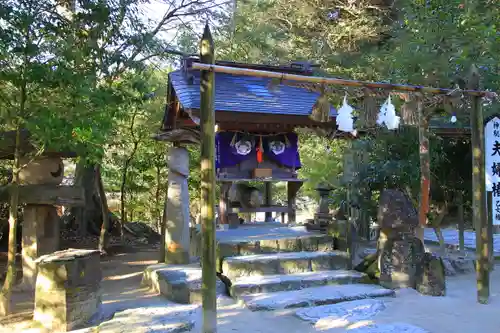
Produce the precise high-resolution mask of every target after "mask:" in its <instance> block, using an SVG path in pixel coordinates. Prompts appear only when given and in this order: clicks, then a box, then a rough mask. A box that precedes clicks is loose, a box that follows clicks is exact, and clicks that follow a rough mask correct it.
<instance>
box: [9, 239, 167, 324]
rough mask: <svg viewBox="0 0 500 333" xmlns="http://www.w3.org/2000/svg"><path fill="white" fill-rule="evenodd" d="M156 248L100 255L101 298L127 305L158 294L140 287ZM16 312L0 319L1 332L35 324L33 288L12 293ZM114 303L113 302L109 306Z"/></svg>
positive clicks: (107, 302)
mask: <svg viewBox="0 0 500 333" xmlns="http://www.w3.org/2000/svg"><path fill="white" fill-rule="evenodd" d="M157 254H158V252H157V249H148V248H139V249H137V248H136V249H134V251H133V252H128V253H120V254H116V255H114V256H111V257H105V258H102V259H101V268H102V273H103V281H102V284H101V286H102V291H103V294H102V297H103V298H102V299H103V305H104V307H110V308H113V309H126V308H127V307H129V306H130V302H134V303H137V302H138V301H139V302H140V300H141V299H144V300H146V299H150V298H152V297H157V296H156V295H155V294H153V293H152V292H150V291H148V290H147V289H145V288H141V287H140V283H141V279H142V272H143V270H144V269H145V268H146V267H147V266H148V265H152V264H155V263H156V262H157V261H156V258H157ZM13 304H14V313H13V314H12V315H11V316H9V317H7V318H4V319H2V320H1V321H0V325H2V326H0V333H3V332H6V333H7V332H9V333H10V332H23V331H25V332H28V331H27V329H29V328H30V327H31V326H32V322H31V319H32V318H33V308H34V293H33V292H15V293H14V294H13ZM110 305H111V306H110Z"/></svg>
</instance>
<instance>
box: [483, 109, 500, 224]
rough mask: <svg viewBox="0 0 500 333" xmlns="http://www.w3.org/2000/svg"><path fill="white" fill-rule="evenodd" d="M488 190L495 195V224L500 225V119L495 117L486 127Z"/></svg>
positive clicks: (492, 208) (493, 212)
mask: <svg viewBox="0 0 500 333" xmlns="http://www.w3.org/2000/svg"><path fill="white" fill-rule="evenodd" d="M484 140H485V155H486V156H485V163H486V164H485V169H486V170H485V173H486V191H488V192H491V193H492V196H493V205H492V207H488V209H490V210H492V215H493V225H500V119H499V118H498V117H494V118H493V119H491V120H490V121H488V123H486V126H485V128H484Z"/></svg>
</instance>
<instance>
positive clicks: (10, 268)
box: [0, 126, 20, 316]
mask: <svg viewBox="0 0 500 333" xmlns="http://www.w3.org/2000/svg"><path fill="white" fill-rule="evenodd" d="M19 145H20V129H19V126H17V128H16V146H15V150H14V163H13V167H12V181H11V192H10V206H9V249H8V256H7V273H6V275H5V281H4V284H3V288H2V294H1V297H0V315H1V316H6V315H8V314H10V312H11V307H10V306H11V296H12V288H13V287H14V284H15V282H16V248H17V240H16V235H17V230H16V229H17V222H18V221H17V220H18V210H17V206H18V202H19V171H20V169H19V166H20V161H19V160H20V151H19Z"/></svg>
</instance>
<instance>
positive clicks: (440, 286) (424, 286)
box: [416, 253, 446, 296]
mask: <svg viewBox="0 0 500 333" xmlns="http://www.w3.org/2000/svg"><path fill="white" fill-rule="evenodd" d="M416 289H417V291H418V292H420V293H421V294H424V295H429V296H444V295H445V293H446V276H445V269H444V265H443V260H442V259H441V257H439V256H437V255H435V254H432V253H425V254H424V256H423V258H422V273H421V274H419V275H418V276H417V288H416Z"/></svg>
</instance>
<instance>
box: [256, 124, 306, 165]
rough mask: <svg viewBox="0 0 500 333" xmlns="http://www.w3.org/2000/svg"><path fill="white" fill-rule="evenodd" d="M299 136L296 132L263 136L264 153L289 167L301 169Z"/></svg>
mask: <svg viewBox="0 0 500 333" xmlns="http://www.w3.org/2000/svg"><path fill="white" fill-rule="evenodd" d="M298 142H299V138H298V136H297V134H295V133H287V134H279V135H276V136H267V137H263V144H264V154H265V155H266V156H267V157H268V158H269V159H270V160H273V161H275V162H278V163H279V164H281V165H284V166H285V167H287V168H294V169H300V167H301V166H302V165H301V163H300V156H299V144H298Z"/></svg>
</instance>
